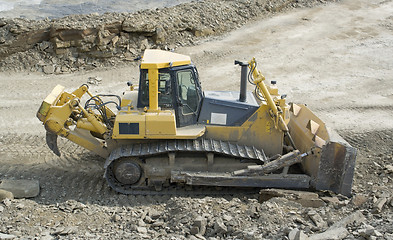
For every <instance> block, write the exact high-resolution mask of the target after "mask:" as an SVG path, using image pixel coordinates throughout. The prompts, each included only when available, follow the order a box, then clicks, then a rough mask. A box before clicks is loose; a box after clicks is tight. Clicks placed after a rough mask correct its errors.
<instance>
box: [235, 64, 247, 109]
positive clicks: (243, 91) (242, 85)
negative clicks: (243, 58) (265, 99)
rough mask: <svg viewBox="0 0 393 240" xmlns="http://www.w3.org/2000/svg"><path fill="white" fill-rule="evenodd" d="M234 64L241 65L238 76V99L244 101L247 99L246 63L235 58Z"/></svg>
mask: <svg viewBox="0 0 393 240" xmlns="http://www.w3.org/2000/svg"><path fill="white" fill-rule="evenodd" d="M235 65H240V66H241V67H242V70H241V77H240V95H239V101H240V102H246V101H247V73H248V63H247V62H240V61H237V60H235Z"/></svg>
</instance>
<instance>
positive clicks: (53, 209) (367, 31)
mask: <svg viewBox="0 0 393 240" xmlns="http://www.w3.org/2000/svg"><path fill="white" fill-rule="evenodd" d="M177 52H179V53H184V54H187V55H190V56H191V58H192V59H193V61H194V63H195V64H196V65H197V67H198V70H199V74H200V79H201V82H202V87H203V89H204V90H234V89H235V90H237V89H239V82H240V80H239V78H240V69H239V67H238V66H234V64H233V61H234V60H235V59H236V60H249V59H250V58H251V57H256V58H257V61H258V67H259V69H260V70H262V71H263V73H264V74H265V76H266V78H267V79H268V81H270V80H275V81H277V82H278V87H279V89H280V92H281V93H282V94H284V93H285V94H287V95H288V98H287V99H288V101H289V102H291V101H293V102H299V103H306V104H307V105H308V106H309V107H310V108H311V109H312V110H313V111H314V112H315V113H316V114H317V115H318V116H319V117H320V118H321V119H323V120H324V121H325V122H326V124H327V125H328V126H330V127H331V128H333V129H335V130H337V131H338V132H339V133H340V134H341V135H342V136H343V137H344V138H345V139H346V140H347V141H348V142H349V143H351V144H352V145H353V146H355V147H356V148H358V158H357V166H356V173H355V179H354V186H353V192H354V196H357V198H356V199H359V198H360V199H362V198H364V203H362V204H357V202H355V201H354V199H347V198H344V197H342V196H339V197H338V199H339V201H338V202H337V203H329V204H328V205H327V206H325V207H321V208H317V209H310V208H303V207H301V206H298V205H295V204H294V203H290V202H289V201H284V200H282V199H281V200H280V201H278V200H277V201H276V202H274V201H273V202H268V203H263V204H260V203H257V202H256V196H255V195H247V194H246V195H245V196H243V195H242V194H235V195H233V196H206V197H179V196H164V197H163V196H153V197H151V196H150V197H144V196H124V195H118V194H116V193H114V192H113V191H111V190H110V189H109V187H108V186H107V185H106V183H105V181H104V179H102V174H103V169H102V165H103V162H102V159H100V158H97V157H96V156H94V155H92V154H90V153H88V152H87V151H84V150H81V149H80V148H78V147H76V146H75V145H73V144H71V143H68V142H66V141H61V143H60V147H61V151H62V152H64V153H65V154H64V155H63V157H61V158H57V157H56V156H55V155H53V154H52V153H51V152H50V150H49V149H47V147H46V145H45V140H44V133H45V130H44V128H43V127H42V125H41V124H40V122H39V121H38V119H36V117H35V113H36V111H37V109H38V107H39V105H40V104H41V101H42V100H43V99H44V98H45V96H46V95H47V94H48V93H49V92H50V91H51V89H52V88H53V87H54V86H55V85H57V84H61V85H64V86H66V89H68V90H73V89H75V88H76V87H78V86H80V85H81V84H83V83H86V82H87V81H88V78H89V77H98V78H100V79H102V81H101V83H100V84H98V85H93V86H91V90H92V91H93V92H95V93H114V94H119V93H121V92H122V91H123V90H124V89H125V88H126V82H127V81H130V80H131V81H133V82H134V83H137V79H138V69H137V65H136V64H131V63H130V66H126V67H114V68H111V69H100V70H95V71H89V72H76V73H72V74H64V75H56V76H55V75H42V74H39V73H28V72H20V73H14V72H1V73H0V84H1V86H2V87H1V88H0V100H1V101H0V111H1V115H0V130H1V134H0V143H1V144H0V178H22V179H23V178H27V179H38V180H40V183H41V193H40V195H39V196H38V197H36V198H33V199H30V200H25V199H22V200H13V201H10V202H7V203H2V204H0V233H4V234H11V235H15V236H17V238H22V239H33V238H36V239H57V238H60V239H63V238H64V239H72V238H89V239H106V238H108V237H110V238H116V239H121V238H129V239H132V238H135V239H143V238H160V239H170V238H173V239H186V238H190V239H192V238H198V237H199V238H211V239H246V238H248V239H253V238H254V239H285V238H287V237H288V233H289V232H290V231H291V230H292V229H295V228H299V229H301V230H303V231H304V232H305V233H306V234H307V235H313V234H314V233H318V232H323V231H324V230H326V228H327V226H331V225H332V224H333V223H334V222H336V221H337V220H338V219H341V218H342V217H344V216H346V215H349V214H351V213H353V212H355V211H356V210H360V211H361V212H362V214H363V215H364V216H365V219H366V220H365V221H364V222H363V223H361V224H359V225H358V226H350V227H347V230H348V231H349V234H348V235H346V236H345V237H344V238H346V239H359V238H364V239H393V227H392V226H393V222H392V219H393V214H392V208H393V202H392V196H393V195H392V192H393V190H392V189H393V179H392V177H393V171H392V169H393V167H392V165H393V150H392V149H393V120H392V119H393V1H391V0H384V1H382V0H377V1H367V0H343V1H341V2H338V3H331V4H327V5H322V6H318V7H315V8H307V9H300V10H299V9H298V10H293V11H291V12H287V13H280V14H277V15H275V16H273V17H271V18H269V19H263V20H260V21H256V22H252V23H249V24H247V25H246V26H244V27H242V28H240V29H238V30H236V31H233V32H231V33H229V34H227V35H226V36H222V37H219V38H216V39H210V40H206V42H204V43H202V44H200V45H197V46H191V47H183V48H180V49H178V50H177ZM381 201H384V203H383V204H382V207H381V208H380V209H379V208H378V204H380V203H381ZM201 206H202V209H200V207H201ZM187 209H191V210H190V211H189V212H188V213H187V214H186V213H185V212H184V211H182V210H187ZM310 211H316V212H317V214H319V215H320V216H321V217H322V219H323V221H324V222H325V223H326V226H316V225H317V224H315V222H313V221H312V220H310V219H311V218H310V215H311V216H312V214H310ZM157 212H158V214H157ZM203 214H205V215H206V216H205V215H203ZM199 215H201V216H202V215H203V216H205V217H206V218H207V219H208V223H207V226H208V227H207V231H206V234H205V235H204V236H199V235H198V236H196V237H195V236H194V235H192V234H190V231H191V226H192V224H193V220H194V219H195V218H196V217H197V216H199ZM146 216H148V217H149V218H150V219H147V220H146ZM155 217H156V218H155ZM156 219H158V220H156ZM217 219H221V221H223V222H224V224H225V225H226V226H227V227H228V228H227V229H226V231H221V232H220V231H218V230H217V229H220V226H221V225H220V220H217ZM235 219H236V221H235ZM150 220H152V221H150ZM159 220H160V221H161V222H160V221H159ZM141 221H142V222H141ZM159 222H160V223H159ZM217 222H219V223H217ZM232 222H234V223H232ZM155 223H157V224H156V225H154V224H155ZM161 223H162V224H161ZM160 224H161V225H160ZM229 227H231V228H229ZM210 228H211V231H210V232H209V229H210ZM229 229H232V230H229ZM364 229H372V230H373V231H374V232H372V233H370V232H368V233H365V232H367V231H362V230H364ZM340 239H342V238H340Z"/></svg>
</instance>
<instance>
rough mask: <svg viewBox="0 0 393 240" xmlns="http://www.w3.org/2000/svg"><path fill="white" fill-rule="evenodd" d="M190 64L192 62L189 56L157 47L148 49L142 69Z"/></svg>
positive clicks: (144, 55)
mask: <svg viewBox="0 0 393 240" xmlns="http://www.w3.org/2000/svg"><path fill="white" fill-rule="evenodd" d="M188 64H191V58H190V57H189V56H186V55H182V54H178V53H173V52H168V51H163V50H157V49H146V50H145V53H144V54H143V58H142V63H141V69H151V68H154V69H160V68H168V67H176V66H182V65H188Z"/></svg>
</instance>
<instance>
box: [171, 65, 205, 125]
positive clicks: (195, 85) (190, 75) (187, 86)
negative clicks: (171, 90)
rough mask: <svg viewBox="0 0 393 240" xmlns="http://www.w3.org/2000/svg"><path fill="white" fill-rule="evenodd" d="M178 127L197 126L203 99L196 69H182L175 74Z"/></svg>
mask: <svg viewBox="0 0 393 240" xmlns="http://www.w3.org/2000/svg"><path fill="white" fill-rule="evenodd" d="M175 79H176V95H177V101H176V102H177V109H176V118H177V119H176V120H177V123H178V127H184V126H188V125H192V124H196V122H197V119H198V113H199V108H200V102H201V98H202V94H201V89H200V86H199V82H198V81H197V77H196V74H195V72H194V69H192V68H187V69H180V70H177V71H176V72H175Z"/></svg>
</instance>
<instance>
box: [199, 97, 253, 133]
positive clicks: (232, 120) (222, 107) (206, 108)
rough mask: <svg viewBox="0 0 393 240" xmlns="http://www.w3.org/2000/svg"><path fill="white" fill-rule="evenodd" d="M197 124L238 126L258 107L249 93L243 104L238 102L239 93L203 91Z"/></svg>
mask: <svg viewBox="0 0 393 240" xmlns="http://www.w3.org/2000/svg"><path fill="white" fill-rule="evenodd" d="M204 94H205V97H204V99H203V102H202V108H201V112H200V114H199V118H198V123H202V124H211V125H225V126H240V125H242V123H244V122H245V121H246V120H247V119H248V118H249V117H250V116H251V115H252V114H253V113H254V112H255V111H256V110H257V109H258V108H259V105H258V103H257V101H256V100H255V97H254V95H253V94H252V93H251V92H248V93H247V98H246V101H245V102H240V101H239V92H221V91H205V92H204Z"/></svg>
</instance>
